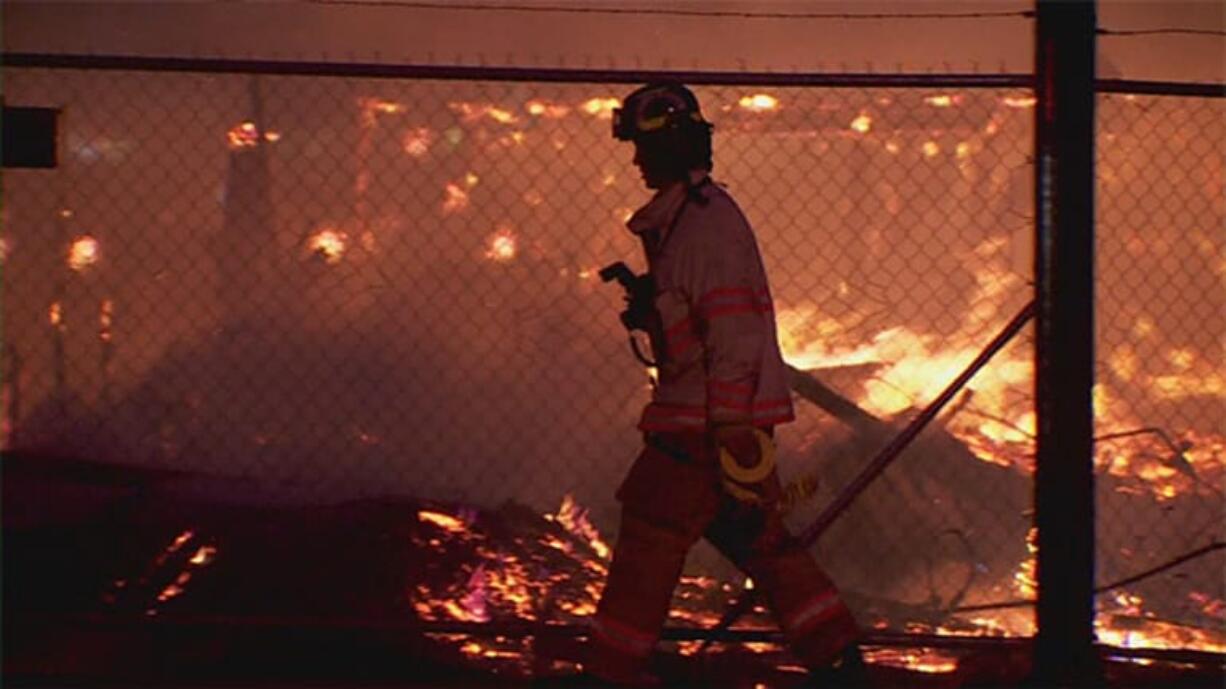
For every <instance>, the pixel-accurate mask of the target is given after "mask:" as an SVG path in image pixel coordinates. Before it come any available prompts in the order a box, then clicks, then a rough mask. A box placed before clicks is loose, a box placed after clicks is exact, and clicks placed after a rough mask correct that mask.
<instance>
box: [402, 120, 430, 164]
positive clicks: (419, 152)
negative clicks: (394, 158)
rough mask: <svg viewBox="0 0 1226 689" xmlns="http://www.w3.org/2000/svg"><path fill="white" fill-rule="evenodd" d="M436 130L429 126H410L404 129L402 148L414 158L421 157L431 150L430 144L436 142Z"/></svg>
mask: <svg viewBox="0 0 1226 689" xmlns="http://www.w3.org/2000/svg"><path fill="white" fill-rule="evenodd" d="M434 139H435V135H434V132H432V131H430V128H429V127H410V128H408V129H406V130H404V135H403V136H401V137H400V148H401V150H403V151H404V152H405V153H406V154H408V155H410V156H413V157H414V158H420V157H422V156H424V155H426V154H427V153H429V152H430V144H432V143H434Z"/></svg>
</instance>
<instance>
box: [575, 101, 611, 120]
mask: <svg viewBox="0 0 1226 689" xmlns="http://www.w3.org/2000/svg"><path fill="white" fill-rule="evenodd" d="M620 106H621V103H620V102H619V101H618V100H617V99H616V98H589V99H588V100H586V101H584V102H583V105H581V106H579V107H580V108H582V109H583V112H586V113H587V114H589V115H593V116H595V117H599V118H600V119H602V120H611V119H613V109H614V108H617V107H620Z"/></svg>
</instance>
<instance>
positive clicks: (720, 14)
mask: <svg viewBox="0 0 1226 689" xmlns="http://www.w3.org/2000/svg"><path fill="white" fill-rule="evenodd" d="M305 1H306V2H309V3H311V4H316V5H357V6H369V7H403V8H406V9H423V10H461V11H490V12H536V13H544V12H551V13H560V14H616V15H631V16H634V15H639V16H671V17H711V18H734V19H999V18H1005V17H1023V18H1030V17H1033V16H1034V11H1033V10H1001V11H995V12H872V13H852V12H746V11H734V10H684V9H661V8H632V7H574V6H564V5H490V4H483V3H471V2H466V3H459V2H415V1H413V0H305Z"/></svg>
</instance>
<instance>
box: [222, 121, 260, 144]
mask: <svg viewBox="0 0 1226 689" xmlns="http://www.w3.org/2000/svg"><path fill="white" fill-rule="evenodd" d="M226 143H227V145H228V146H229V147H230V150H232V151H235V150H239V149H243V148H253V147H255V146H258V145H259V144H260V130H259V129H257V128H256V126H255V123H254V122H251V121H245V122H239V123H238V124H236V125H234V126H233V127H231V128H230V131H228V132H226Z"/></svg>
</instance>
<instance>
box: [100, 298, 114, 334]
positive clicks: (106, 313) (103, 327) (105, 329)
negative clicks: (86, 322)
mask: <svg viewBox="0 0 1226 689" xmlns="http://www.w3.org/2000/svg"><path fill="white" fill-rule="evenodd" d="M114 321H115V302H114V301H112V300H110V299H103V300H102V301H101V302H100V303H99V304H98V339H100V340H102V341H103V342H110V341H111V325H112V324H113V323H114Z"/></svg>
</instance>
